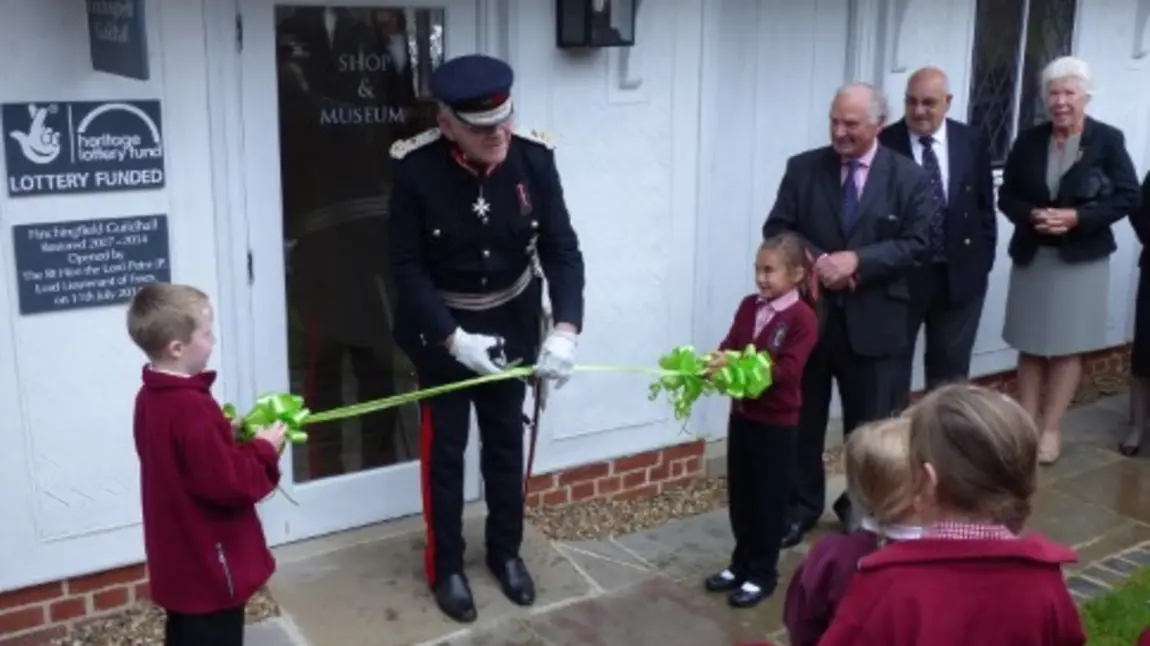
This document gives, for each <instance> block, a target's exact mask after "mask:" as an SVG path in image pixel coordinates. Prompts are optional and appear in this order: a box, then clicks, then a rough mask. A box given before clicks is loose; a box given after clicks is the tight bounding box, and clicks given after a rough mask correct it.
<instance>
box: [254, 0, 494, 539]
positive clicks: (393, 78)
mask: <svg viewBox="0 0 1150 646" xmlns="http://www.w3.org/2000/svg"><path fill="white" fill-rule="evenodd" d="M240 10H241V17H242V22H241V23H240V24H241V25H242V29H243V47H242V53H241V54H240V57H241V84H242V89H241V90H240V91H241V93H242V97H243V98H242V100H243V121H244V129H243V138H244V141H243V144H242V145H243V151H244V152H243V156H244V160H245V161H244V165H243V171H244V186H245V190H246V196H245V202H246V211H247V218H248V223H247V224H248V237H249V240H250V248H251V250H252V255H251V257H250V258H249V261H248V262H249V266H250V272H249V274H250V275H251V276H252V277H253V278H252V281H251V282H252V287H251V289H252V292H251V313H250V316H251V321H252V322H251V325H250V327H249V329H251V330H252V331H253V336H254V339H253V347H254V355H255V356H254V362H255V364H256V365H255V370H254V373H255V381H256V384H255V385H256V388H255V390H256V392H261V393H263V392H284V391H290V392H293V393H296V394H299V395H302V396H303V397H304V398H305V401H306V402H307V404H308V406H309V407H310V408H312V410H315V411H321V410H328V409H330V408H333V407H336V406H340V405H343V404H348V403H354V402H357V401H365V400H368V399H377V398H381V397H386V396H389V395H393V394H397V393H400V392H405V391H409V390H412V389H414V388H417V384H416V383H415V374H414V370H413V369H412V367H411V364H410V363H409V361H408V360H407V358H406V357H404V356H403V354H402V353H401V352H400V351H399V349H398V348H397V347H396V346H395V344H394V342H393V341H392V338H391V334H390V329H391V321H392V315H393V312H392V309H393V304H394V288H393V286H392V282H391V275H390V268H389V264H388V258H387V247H388V245H387V201H388V194H389V188H390V183H391V169H390V158H389V157H388V154H387V149H388V147H389V146H390V144H391V143H392V142H393V141H394V140H395V139H397V138H402V137H410V136H412V135H414V134H415V133H417V132H419V131H421V130H423V129H425V128H427V127H430V126H432V125H434V116H435V103H434V102H433V101H431V100H430V98H429V96H428V90H427V88H428V76H429V74H430V72H431V70H432V69H434V68H435V66H436V65H437V64H438V63H440V62H442V60H443V59H444V58H449V57H452V56H457V55H460V54H465V53H470V52H474V51H477V44H478V34H479V19H478V11H477V2H475V0H404V1H403V2H394V3H390V4H389V3H388V2H387V1H386V0H384V1H380V0H342V1H340V2H335V1H331V0H328V1H324V0H320V1H317V0H304V1H303V2H298V3H291V2H277V1H275V0H241V2H240ZM419 424H420V419H419V407H418V405H411V406H407V407H404V408H402V409H398V410H392V411H388V412H384V413H377V414H374V415H371V416H365V417H361V418H357V419H352V420H347V421H344V422H342V423H341V422H333V423H330V424H325V425H316V426H311V427H308V431H309V434H310V436H311V438H310V440H309V442H308V443H307V444H306V445H301V446H297V447H293V448H292V449H291V450H290V454H285V457H284V477H283V488H284V489H285V490H286V491H287V492H288V494H289V495H290V496H291V498H292V499H294V500H295V501H296V502H298V506H296V505H293V504H291V502H289V501H288V500H286V499H285V498H284V496H282V495H276V496H275V497H274V498H273V499H272V500H270V501H268V502H266V503H265V504H264V505H263V508H262V510H261V511H262V515H263V518H264V524H265V527H266V530H267V533H268V538H269V540H270V541H272V542H274V543H282V542H287V541H293V540H299V539H302V538H308V537H311V536H316V535H321V534H326V533H329V532H334V531H340V530H345V529H350V528H353V527H359V526H362V525H367V524H370V523H375V522H379V521H383V520H387V519H389V518H396V517H399V516H406V515H410V514H415V513H419V511H420V508H421V501H420V471H419V461H418V460H419V435H420V434H419ZM473 435H474V434H473ZM475 445H476V442H475V441H474V440H473V441H472V442H471V443H470V446H471V448H470V449H469V451H468V456H467V465H468V466H467V471H466V474H465V487H464V488H465V491H464V495H465V498H467V499H469V500H472V499H475V498H477V497H478V496H479V478H478V470H477V467H476V465H477V463H478V460H477V459H476V455H477V453H476V451H475Z"/></svg>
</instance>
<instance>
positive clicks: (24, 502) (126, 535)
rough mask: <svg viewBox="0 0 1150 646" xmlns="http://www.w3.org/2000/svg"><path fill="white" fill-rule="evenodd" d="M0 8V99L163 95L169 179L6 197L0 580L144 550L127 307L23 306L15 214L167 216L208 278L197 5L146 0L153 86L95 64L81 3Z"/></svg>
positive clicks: (136, 377) (90, 565) (213, 274)
mask: <svg viewBox="0 0 1150 646" xmlns="http://www.w3.org/2000/svg"><path fill="white" fill-rule="evenodd" d="M5 9H6V12H5V19H4V21H3V22H0V99H2V100H3V101H6V102H20V101H42V102H46V101H60V100H108V99H157V98H158V99H161V100H162V101H163V122H164V124H165V126H166V128H165V133H164V134H165V135H166V142H165V144H164V147H165V150H166V153H167V188H165V189H163V190H156V191H137V192H125V193H104V194H92V195H74V196H69V197H28V198H18V199H9V198H8V197H7V195H6V194H5V195H2V196H0V257H2V258H3V259H4V261H3V262H0V285H2V286H3V288H2V289H0V411H3V412H4V420H3V422H2V423H0V446H3V450H0V519H3V521H2V524H0V590H7V589H14V588H19V587H22V586H24V585H27V584H32V583H37V582H41V581H48V580H55V579H58V578H61V577H64V576H69V575H73V574H76V573H79V572H90V571H94V570H100V569H106V568H110V567H115V566H120V565H125V564H129V563H138V562H140V561H141V560H142V559H143V546H142V540H141V532H140V529H139V526H138V525H139V522H140V512H139V485H138V475H137V466H136V455H135V450H134V447H133V443H132V429H131V414H132V413H131V411H132V402H133V398H134V396H135V391H136V389H137V387H138V385H139V382H140V372H139V371H140V367H141V366H142V364H143V362H144V360H143V357H142V356H141V355H140V354H139V352H138V351H137V350H136V348H135V347H134V346H133V345H132V344H131V342H130V341H129V339H128V337H127V333H126V331H125V327H124V309H123V307H107V308H100V309H88V310H73V311H70V312H61V313H53V314H41V315H35V316H28V317H22V316H20V314H19V311H18V305H17V297H16V279H15V277H14V275H13V262H12V260H11V259H12V233H11V228H12V226H13V225H19V224H28V223H42V222H54V221H67V220H78V219H88V218H100V217H117V216H125V215H140V214H150V213H167V214H169V227H170V236H171V255H172V265H173V269H172V277H173V280H176V281H182V282H189V283H194V284H196V285H199V286H201V287H203V288H204V289H205V290H206V291H207V292H209V293H210V294H213V295H214V293H215V292H216V289H217V271H216V264H215V262H214V260H213V259H214V257H215V252H214V249H215V238H214V236H215V228H214V227H215V223H214V221H213V208H212V201H211V199H212V196H211V190H210V187H211V175H210V164H211V158H210V156H209V154H208V145H207V141H208V122H207V111H206V110H205V100H204V88H205V70H204V68H203V65H202V60H203V46H204V45H203V31H202V28H201V25H202V24H203V19H202V15H201V4H200V2H188V1H186V0H181V1H180V2H179V3H168V2H164V3H160V2H151V3H149V4H148V13H149V16H148V18H149V25H148V27H149V33H148V40H149V44H150V49H151V51H150V56H151V68H152V80H150V81H147V82H141V81H135V80H131V79H123V78H118V77H114V76H110V75H106V74H101V73H97V72H94V71H92V69H91V63H90V60H89V58H88V37H87V17H86V13H85V10H84V4H83V3H81V2H13V3H8V4H7V5H6V6H5ZM227 343H228V342H227V339H226V338H225V339H223V340H222V343H221V348H220V351H221V352H226V351H227V349H228V345H227ZM225 378H226V377H225ZM224 387H226V386H225V385H223V384H221V388H224Z"/></svg>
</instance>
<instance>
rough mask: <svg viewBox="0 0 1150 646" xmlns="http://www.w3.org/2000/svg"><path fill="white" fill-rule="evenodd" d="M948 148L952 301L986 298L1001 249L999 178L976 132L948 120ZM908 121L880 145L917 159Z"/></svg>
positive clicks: (948, 248) (887, 133)
mask: <svg viewBox="0 0 1150 646" xmlns="http://www.w3.org/2000/svg"><path fill="white" fill-rule="evenodd" d="M943 127H944V128H946V149H947V157H948V161H949V173H950V176H949V177H948V178H947V180H946V183H947V187H946V195H947V209H946V220H945V222H944V223H943V229H944V231H945V232H946V261H947V264H948V266H949V267H950V271H949V272H947V273H948V274H949V277H950V297H951V300H953V301H955V302H962V301H967V300H970V299H972V298H982V297H983V296H984V295H985V294H986V286H987V275H988V274H989V273H990V269H991V268H992V267H993V266H994V256H995V250H996V248H997V245H998V221H997V220H998V215H997V213H996V212H995V210H994V176H993V175H992V174H991V168H990V146H989V144H988V143H987V141H986V138H985V137H983V136H982V135H980V134H978V133H977V132H976V131H975V130H974V129H973V128H970V127H969V126H967V125H966V124H963V123H959V122H958V121H955V120H953V119H947V120H946V123H945V125H944V126H943ZM910 137H911V134H910V130H909V129H908V128H907V125H906V120H905V119H899V120H898V121H897V122H895V123H893V124H891V125H890V126H889V127H887V128H885V129H884V130H883V131H882V133H880V134H879V142H881V143H882V145H884V146H886V147H887V148H890V149H891V150H893V151H895V152H898V153H901V154H903V155H905V156H906V157H907V158H909V159H914V153H913V152H911V147H910Z"/></svg>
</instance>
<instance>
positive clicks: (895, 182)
mask: <svg viewBox="0 0 1150 646" xmlns="http://www.w3.org/2000/svg"><path fill="white" fill-rule="evenodd" d="M841 172H842V160H841V159H840V158H839V155H838V153H836V152H835V151H834V149H833V148H831V147H830V146H827V147H825V148H818V149H816V150H810V151H807V152H805V153H802V154H799V155H796V156H794V157H791V158H790V159H789V160H787V170H786V173H785V174H784V175H783V180H782V182H781V183H780V184H779V194H778V197H777V198H776V199H775V205H774V207H773V208H772V209H771V213H770V215H768V216H767V221H766V222H765V223H764V224H763V235H764V236H771V235H774V234H776V233H779V232H781V231H784V230H790V231H794V232H795V233H798V234H799V235H801V236H803V237H804V238H806V240H807V243H808V244H809V245H810V248H811V253H812V254H813V255H814V256H816V257H818V256H819V255H821V254H823V253H833V252H835V251H846V250H850V251H854V252H855V253H857V254H858V257H859V266H858V273H857V275H856V280H857V283H858V284H857V287H856V289H855V290H854V291H853V292H851V291H842V292H839V293H829V294H827V295H826V296H825V298H829V299H834V300H839V299H841V301H842V304H843V306H844V307H845V309H846V317H847V335H848V336H849V341H850V345H851V349H852V350H853V351H854V352H855V353H856V354H858V355H861V356H866V357H884V356H889V355H892V354H895V353H899V352H903V351H905V350H906V347H907V345H908V344H909V343H910V342H911V339H910V338H909V335H908V332H907V330H908V329H909V325H905V324H903V323H905V322H906V321H907V317H908V315H909V305H910V291H909V289H908V286H907V282H906V277H907V274H908V272H909V271H910V270H911V269H912V268H913V266H914V262H915V260H917V259H918V258H919V257H920V256H922V255H923V253H924V252H925V251H926V249H927V244H928V243H929V238H928V236H929V226H930V216H931V212H932V211H933V208H934V207H933V203H932V202H933V201H932V199H931V194H930V178H929V177H927V174H926V172H925V171H923V170H922V169H921V168H919V167H918V164H915V163H914V162H913V161H911V160H909V159H907V158H905V157H903V156H902V155H898V154H896V153H893V152H891V151H890V150H887V149H886V148H883V147H882V146H879V148H878V152H877V153H876V154H875V157H874V162H873V164H872V166H871V169H870V172H869V174H868V176H867V182H866V186H865V187H864V188H863V192H862V196H861V198H860V213H859V219H858V221H857V222H856V223H855V224H854V226H853V227H851V228H850V230H847V228H846V227H845V225H844V224H843V220H842V204H843V197H842V196H843V189H842V183H841V181H840V176H841Z"/></svg>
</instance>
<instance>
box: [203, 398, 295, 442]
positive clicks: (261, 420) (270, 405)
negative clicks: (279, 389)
mask: <svg viewBox="0 0 1150 646" xmlns="http://www.w3.org/2000/svg"><path fill="white" fill-rule="evenodd" d="M223 409H224V417H226V418H228V419H229V420H234V419H236V407H235V406H233V405H232V404H224V407H223ZM309 417H311V411H310V410H308V409H307V407H306V406H304V405H303V397H300V396H298V395H290V394H287V393H272V394H268V395H263V396H261V397H260V398H259V399H257V400H256V403H255V404H254V405H253V406H252V409H251V410H250V411H249V412H248V414H247V415H244V416H243V417H242V418H241V421H242V422H243V425H242V426H240V429H239V431H238V432H237V433H236V438H237V439H238V440H239V441H241V442H250V441H251V440H252V438H254V437H255V435H256V431H258V430H259V429H261V428H267V427H269V426H271V425H272V424H275V423H276V422H283V423H284V426H287V432H286V433H284V437H286V438H287V441H288V442H291V443H292V444H303V443H304V442H307V433H305V432H304V431H303V426H304V424H307V423H308V418H309Z"/></svg>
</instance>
